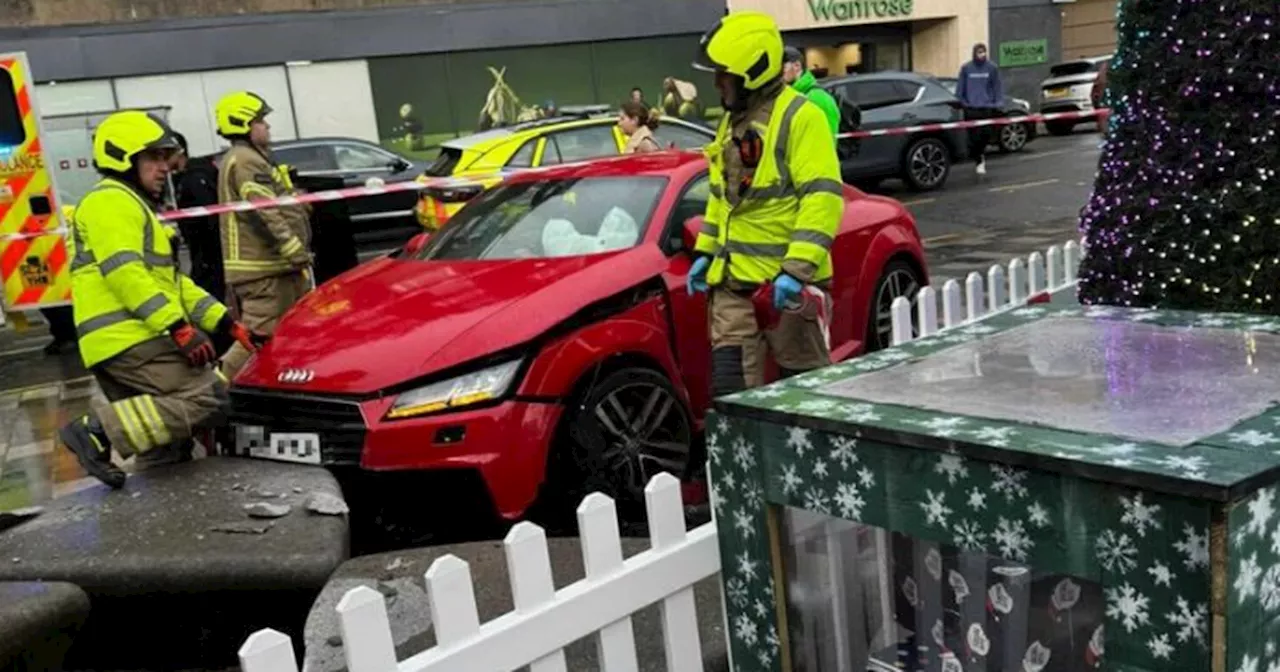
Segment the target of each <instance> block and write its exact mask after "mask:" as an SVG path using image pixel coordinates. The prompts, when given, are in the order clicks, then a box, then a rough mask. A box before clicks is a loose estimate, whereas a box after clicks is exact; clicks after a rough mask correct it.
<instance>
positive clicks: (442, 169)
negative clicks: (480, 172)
mask: <svg viewBox="0 0 1280 672" xmlns="http://www.w3.org/2000/svg"><path fill="white" fill-rule="evenodd" d="M461 158H462V150H461V149H458V148H457V147H441V148H440V154H438V155H437V156H436V160H435V161H432V162H431V165H430V166H427V169H426V171H424V172H426V174H427V175H428V176H429V177H448V176H449V175H452V174H453V169H454V168H455V167H456V166H457V165H458V160H459V159H461Z"/></svg>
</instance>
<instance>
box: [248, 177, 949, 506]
mask: <svg viewBox="0 0 1280 672" xmlns="http://www.w3.org/2000/svg"><path fill="white" fill-rule="evenodd" d="M708 193H709V189H708V179H707V165H706V161H705V160H704V159H703V157H702V156H701V155H700V154H697V153H688V152H659V153H652V154H643V155H634V156H628V157H620V158H613V159H605V160H600V161H596V162H591V163H587V164H577V165H565V166H560V167H555V168H549V169H539V170H534V171H528V172H523V173H517V174H515V175H512V176H510V177H508V178H507V179H506V180H505V181H504V182H503V183H502V184H501V185H498V186H496V187H494V188H492V189H490V190H488V191H486V192H485V193H484V194H482V195H480V196H478V197H476V198H475V199H474V200H473V201H472V202H470V203H468V205H467V206H466V207H465V208H463V209H462V210H460V211H459V212H458V214H457V215H455V216H454V218H453V219H452V220H451V221H450V222H449V224H448V225H447V226H446V227H445V228H443V229H442V230H441V231H440V232H438V233H436V234H435V235H434V237H432V238H430V239H426V238H425V236H426V235H427V234H422V236H420V237H419V238H416V239H414V241H412V242H410V243H409V244H408V245H407V246H406V247H405V249H404V250H402V251H400V252H398V253H396V254H393V255H391V256H388V257H385V258H380V259H376V260H374V261H371V262H369V263H366V264H364V265H362V266H359V267H357V268H355V269H353V270H351V271H349V272H347V273H345V274H344V275H341V276H339V277H337V278H334V279H333V280H331V281H329V282H328V283H326V284H324V285H322V286H321V287H319V288H318V289H317V290H316V291H314V292H312V293H311V294H309V295H308V296H307V297H306V298H305V299H303V300H302V301H301V302H300V303H299V304H297V305H296V306H294V308H293V309H292V310H290V311H289V313H288V314H287V315H285V317H284V318H283V320H282V321H281V323H280V325H279V327H278V328H277V330H276V332H275V335H274V337H273V338H272V339H271V342H270V343H269V344H267V345H266V346H265V347H264V348H263V349H262V350H261V352H259V354H258V355H257V356H256V357H255V358H254V359H253V360H252V361H251V362H250V364H249V365H248V366H247V367H246V368H245V369H244V370H243V371H242V372H241V373H240V375H239V376H238V377H237V378H236V380H235V385H234V387H233V389H232V398H233V425H234V426H235V435H236V452H238V453H241V454H248V455H252V456H257V457H263V458H269V459H279V460H289V461H295V462H305V463H312V464H322V465H329V466H333V467H348V468H359V469H360V470H363V471H392V470H401V471H405V470H411V471H429V472H437V474H443V475H447V477H448V479H449V480H450V481H453V482H455V483H456V482H458V481H460V480H465V476H466V475H471V476H473V477H474V476H478V479H477V480H478V481H479V482H480V484H482V486H481V487H479V488H478V489H479V490H480V491H481V492H483V493H487V496H488V502H489V504H491V505H492V507H493V509H494V511H495V512H496V513H497V514H498V515H500V516H502V517H503V518H507V519H513V518H518V517H521V516H522V515H524V514H525V512H526V510H527V509H528V508H529V507H530V505H531V504H533V503H534V501H535V500H536V499H538V497H539V493H540V492H542V493H548V492H550V493H555V494H557V495H562V494H565V493H574V494H575V495H576V494H579V493H582V492H583V491H584V490H587V489H591V490H602V491H604V492H607V493H609V494H611V495H613V496H614V497H615V498H616V499H618V500H619V502H620V504H621V503H625V502H632V503H635V502H642V501H643V492H642V490H643V487H644V485H645V483H646V482H647V481H648V479H649V478H650V477H651V476H652V475H653V474H654V473H656V472H658V471H670V472H673V473H676V474H678V475H687V472H689V470H690V465H691V463H692V462H694V461H695V460H696V457H695V455H696V450H697V446H698V442H699V437H700V434H701V427H702V420H703V417H704V414H705V413H706V410H707V408H708V404H709V375H710V372H709V366H710V357H709V347H710V346H709V343H708V338H707V315H706V303H705V301H706V298H705V295H695V296H690V295H689V294H688V293H687V292H686V290H685V275H686V273H687V272H688V270H689V266H690V263H691V255H690V253H689V250H690V249H691V248H692V243H693V238H694V235H695V233H696V231H697V230H698V227H699V226H700V225H701V215H702V213H703V211H704V209H705V207H706V202H707V198H708ZM845 199H846V205H845V211H844V218H843V220H842V222H841V226H840V231H839V234H838V235H837V236H836V239H835V243H834V246H833V248H832V254H833V255H834V266H835V273H836V275H835V278H834V282H833V286H832V295H833V299H834V305H835V311H834V315H833V321H832V324H831V343H832V349H833V355H834V357H835V358H836V359H837V360H839V359H845V358H848V357H852V356H855V355H857V354H860V353H862V352H864V351H868V350H875V349H878V348H881V347H884V346H886V345H888V341H889V335H890V320H889V306H890V303H891V302H892V301H893V299H895V298H897V297H898V296H908V297H913V296H914V295H915V293H916V292H917V291H918V289H919V288H920V287H921V286H923V285H925V284H926V283H927V273H926V270H925V262H924V254H923V250H922V249H921V243H920V237H919V234H918V233H917V231H916V227H915V222H914V220H913V219H912V217H911V215H910V214H909V213H908V212H907V211H906V210H905V209H904V208H903V207H902V206H901V205H900V204H899V203H898V202H897V201H894V200H892V199H888V198H882V197H879V196H868V195H866V194H863V193H862V192H860V191H858V190H856V189H854V188H853V187H848V186H846V187H845ZM571 501H573V502H576V501H577V499H573V500H571Z"/></svg>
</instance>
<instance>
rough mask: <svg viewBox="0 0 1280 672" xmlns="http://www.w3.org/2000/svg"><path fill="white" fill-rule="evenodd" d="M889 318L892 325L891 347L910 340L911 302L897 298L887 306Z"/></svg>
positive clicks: (905, 298)
mask: <svg viewBox="0 0 1280 672" xmlns="http://www.w3.org/2000/svg"><path fill="white" fill-rule="evenodd" d="M889 318H890V323H891V324H892V325H893V345H900V344H902V343H906V342H907V341H909V340H911V301H910V300H909V299H907V297H905V296H899V297H898V298H896V299H894V300H893V303H891V304H889Z"/></svg>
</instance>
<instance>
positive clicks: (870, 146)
mask: <svg viewBox="0 0 1280 672" xmlns="http://www.w3.org/2000/svg"><path fill="white" fill-rule="evenodd" d="M844 87H845V89H844V93H845V95H846V96H848V97H849V99H850V100H852V101H853V102H855V103H857V105H858V107H859V108H860V109H861V110H862V126H861V129H862V130H864V131H873V130H877V129H883V128H899V127H902V126H912V125H915V124H917V123H919V118H918V117H917V116H916V114H915V111H914V110H913V108H912V102H913V101H914V99H915V95H916V94H917V93H918V87H916V90H912V88H910V87H908V86H905V85H902V84H900V82H898V81H897V80H893V79H873V80H866V81H858V80H854V81H851V82H849V83H847V84H845V85H844ZM905 146H906V136H902V135H882V136H877V137H870V138H862V141H861V143H860V147H859V150H858V153H857V154H856V155H854V156H852V157H850V158H848V159H846V160H845V161H844V163H843V164H842V166H841V169H842V172H843V173H844V178H845V181H854V180H858V179H861V178H866V177H880V176H883V175H890V174H893V173H896V172H898V167H899V166H900V165H901V164H902V150H903V149H904V147H905Z"/></svg>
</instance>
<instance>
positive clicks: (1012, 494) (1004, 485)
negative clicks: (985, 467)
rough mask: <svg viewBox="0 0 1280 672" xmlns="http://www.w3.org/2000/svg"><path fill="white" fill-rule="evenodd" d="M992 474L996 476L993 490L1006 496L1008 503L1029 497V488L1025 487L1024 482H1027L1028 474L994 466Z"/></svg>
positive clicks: (1010, 468)
mask: <svg viewBox="0 0 1280 672" xmlns="http://www.w3.org/2000/svg"><path fill="white" fill-rule="evenodd" d="M991 473H992V475H994V476H995V482H994V483H992V484H991V489H992V490H995V491H996V492H998V493H1000V494H1002V495H1004V498H1005V500H1006V501H1009V502H1012V501H1013V500H1015V499H1020V498H1022V497H1026V496H1027V486H1025V485H1023V481H1025V480H1027V472H1025V471H1022V470H1021V469H1014V468H1012V467H1004V466H1000V465H998V464H993V465H991Z"/></svg>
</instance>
